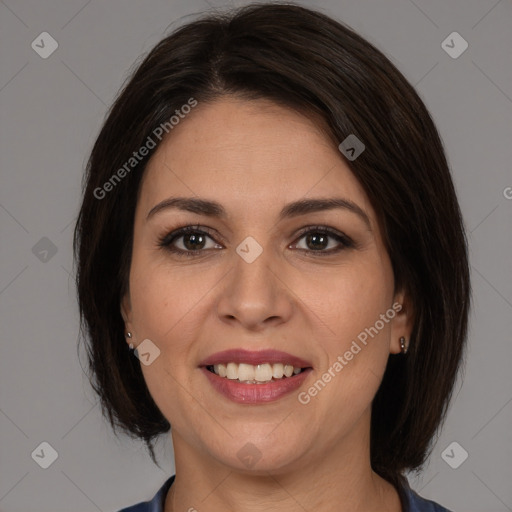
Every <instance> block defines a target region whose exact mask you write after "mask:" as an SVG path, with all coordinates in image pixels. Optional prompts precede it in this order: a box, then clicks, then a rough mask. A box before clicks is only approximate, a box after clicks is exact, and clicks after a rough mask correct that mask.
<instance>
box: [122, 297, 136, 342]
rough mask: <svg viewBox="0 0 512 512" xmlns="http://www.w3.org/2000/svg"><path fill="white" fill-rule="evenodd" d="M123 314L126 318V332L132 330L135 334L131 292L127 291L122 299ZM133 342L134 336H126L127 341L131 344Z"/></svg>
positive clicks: (124, 318)
mask: <svg viewBox="0 0 512 512" xmlns="http://www.w3.org/2000/svg"><path fill="white" fill-rule="evenodd" d="M121 316H122V317H123V320H124V325H125V330H126V332H131V333H132V335H133V329H132V325H131V319H132V305H131V301H130V293H129V292H126V293H125V295H124V296H123V298H122V299H121ZM132 342H133V337H132V338H131V339H130V338H126V343H128V344H130V343H132Z"/></svg>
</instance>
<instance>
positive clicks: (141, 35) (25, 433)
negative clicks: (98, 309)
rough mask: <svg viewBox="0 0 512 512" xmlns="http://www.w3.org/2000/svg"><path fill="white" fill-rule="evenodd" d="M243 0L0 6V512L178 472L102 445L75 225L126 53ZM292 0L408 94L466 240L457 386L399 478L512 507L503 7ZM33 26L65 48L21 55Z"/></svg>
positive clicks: (64, 506)
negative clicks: (42, 455) (467, 272)
mask: <svg viewBox="0 0 512 512" xmlns="http://www.w3.org/2000/svg"><path fill="white" fill-rule="evenodd" d="M242 3H243V2H240V1H237V2H236V3H234V4H229V3H223V2H214V1H209V2H204V1H199V0H195V1H190V0H187V1H183V0H180V1H178V0H173V1H163V0H151V1H146V2H137V1H135V0H130V1H123V2H121V0H114V1H109V2H100V1H99V0H89V1H87V0H68V1H64V0H51V1H44V2H42V1H37V0H4V1H0V58H1V78H0V115H1V119H2V123H1V128H0V129H1V137H0V140H1V142H0V158H1V166H0V168H1V188H0V226H1V242H2V243H1V252H0V255H1V275H0V308H1V327H2V329H1V356H0V433H1V438H0V443H1V445H0V450H1V451H0V461H1V463H0V511H1V512H18V511H25V512H26V511H35V510H37V511H38V512H50V511H51V512H60V511H62V512H64V511H65V512H69V511H70V510H73V511H91V512H93V511H96V510H100V511H105V512H107V511H114V510H118V509H119V508H121V507H122V506H127V505H130V504H133V503H135V502H138V501H141V500H142V499H147V498H149V497H151V496H153V494H154V492H155V491H156V490H157V489H158V488H159V487H160V485H161V483H162V482H163V481H164V480H165V479H166V478H167V477H168V476H169V475H171V474H172V473H173V470H174V466H173V461H172V445H171V442H170V439H168V438H166V437H164V438H163V439H162V441H160V442H159V444H158V446H157V448H158V449H159V451H160V457H159V460H160V461H161V465H162V467H163V468H164V471H161V470H160V469H159V468H158V467H156V466H154V465H153V464H152V462H151V461H150V459H149V457H148V456H147V455H146V452H145V450H144V446H143V444H142V442H137V441H132V440H130V439H129V438H126V437H120V438H119V439H117V438H115V437H114V435H113V434H112V432H111V431H110V429H109V427H108V425H107V424H106V422H105V421H103V419H102V418H101V415H100V408H99V406H98V404H97V402H96V397H95V396H94V394H93V392H92V390H91V388H90V387H89V384H88V382H87V380H86V378H85V376H84V375H83V372H82V369H81V366H80V361H79V358H78V356H77V348H76V347H77V334H78V315H77V307H76V300H75V296H74V294H75V289H74V284H73V278H72V275H73V262H72V251H71V240H72V229H73V223H74V220H75V217H76V214H77V211H78V204H79V200H80V181H81V176H82V172H83V168H84V164H85V159H86V157H87V155H88V152H89V151H90V149H91V145H92V143H93V141H94V138H95V136H96V135H97V133H98V130H99V128H100V126H101V123H102V120H103V116H104V114H105V112H106V108H107V107H108V106H109V105H110V104H111V102H112V100H113V98H114V96H115V94H116V92H117V90H118V89H119V87H120V86H121V83H122V81H123V80H124V78H125V77H126V76H127V74H128V72H129V70H130V69H133V64H134V62H135V60H136V59H137V58H138V57H139V56H140V55H141V54H144V53H146V52H147V51H148V50H149V49H150V48H151V47H152V46H153V45H154V44H155V43H157V42H158V41H159V40H160V39H161V38H162V37H163V36H164V35H165V34H166V33H168V32H169V30H172V29H174V28H175V27H177V26H179V25H181V24H183V23H184V22H187V21H189V20H191V19H193V15H194V14H195V13H199V12H201V11H204V10H206V9H210V8H217V7H221V6H226V5H236V6H239V5H242ZM303 4H304V5H306V6H311V7H316V8H319V9H321V10H323V11H324V12H325V13H326V14H330V15H332V16H334V17H336V18H338V19H340V20H342V21H344V22H346V23H347V24H349V25H350V26H352V27H353V28H354V29H355V30H356V31H358V32H359V33H360V34H361V35H363V36H364V37H366V38H367V39H368V40H369V41H370V42H372V43H373V44H375V45H376V46H377V47H379V48H380V49H381V50H383V51H384V52H385V53H386V55H388V57H389V58H390V59H391V60H392V62H394V63H395V65H397V67H398V68H399V69H400V70H401V71H402V72H403V73H404V74H405V75H406V77H407V78H408V79H409V80H410V81H411V83H412V84H414V85H415V86H416V88H417V90H418V92H419V94H420V95H421V96H422V98H423V99H424V101H425V102H426V104H427V106H428V108H429V109H430V111H431V113H432V115H433V117H434V120H435V122H436V123H437V126H438V128H439V130H440V133H441V136H442V137H443V140H444V142H445V145H446V149H447V153H448V157H449V161H450V164H451V167H452V169H453V173H454V179H455V182H456V187H457V190H458V194H459V198H460V202H461V206H462V210H463V213H464V216H465V221H466V224H467V228H468V232H469V241H470V249H471V263H472V275H473V287H474V309H473V311H472V316H471V332H470V340H469V342H470V346H469V352H468V358H467V365H466V371H465V379H464V385H463V386H461V383H462V381H460V382H459V384H458V386H457V387H456V389H455V392H454V401H453V405H452V407H451V409H450V412H449V416H448V419H447V422H446V424H445V427H444V429H443V431H442V434H441V435H440V437H439V440H438V442H437V444H436V445H435V447H434V449H433V452H432V455H431V457H430V460H429V464H428V466H427V467H426V469H425V471H424V472H423V473H422V475H421V476H413V475H411V476H410V482H411V485H412V486H413V487H414V488H415V489H417V490H418V491H419V492H420V493H421V494H422V495H424V496H426V497H430V498H433V499H435V500H436V501H439V502H440V503H442V504H443V505H445V506H446V507H448V508H451V509H453V510H454V511H455V512H457V511H481V512H483V511H485V512H492V511H495V512H498V511H507V510H512V489H511V486H510V475H511V473H512V462H511V460H512V429H511V428H510V427H511V426H512V421H511V420H512V377H511V371H510V361H511V354H512V344H511V343H510V332H511V330H512V324H511V321H510V318H511V317H512V280H511V272H510V261H511V253H512V250H511V249H512V236H511V231H512V230H511V228H510V219H511V213H512V200H511V198H512V189H511V188H508V187H512V173H511V165H510V162H511V161H512V144H511V142H512V139H511V135H512V66H511V48H512V23H511V21H512V4H511V2H510V1H506V0H501V1H497V0H469V1H468V0H456V1H455V0H454V1H448V2H445V1H441V0H435V1H428V2H427V1H426V0H414V1H413V0H388V1H382V0H364V1H361V0H359V1H357V0H347V1H340V2H335V1H319V2H311V1H310V2H303ZM44 31H47V32H49V33H50V34H51V36H52V37H53V38H55V40H56V41H57V42H58V45H59V46H58V49H57V50H56V51H55V52H54V53H53V54H52V55H51V56H49V57H48V58H47V59H43V58H41V57H40V56H39V54H38V53H36V52H35V51H34V50H33V49H32V47H31V43H32V41H34V40H36V38H37V37H38V36H39V34H41V33H42V32H44ZM453 31H457V32H458V33H460V34H461V36H462V37H463V38H464V39H465V40H466V41H467V42H468V44H469V47H468V49H467V50H466V51H465V52H464V53H463V54H462V55H460V56H459V57H458V58H455V59H454V58H452V57H450V56H449V55H448V54H447V53H446V52H445V50H444V49H443V48H442V46H441V43H442V42H443V41H444V40H445V39H446V38H447V36H448V35H449V34H451V33H452V32H453ZM38 40H39V41H40V39H38ZM36 42H37V41H36ZM449 44H451V45H455V47H456V49H457V48H459V46H457V45H458V44H459V43H455V42H454V43H453V44H452V43H449ZM46 48H48V46H47V45H46ZM43 237H46V238H47V239H49V240H50V241H51V244H50V243H49V242H48V240H46V239H44V240H43V241H40V240H41V239H42V238H43ZM36 244H39V245H36ZM34 246H36V248H35V249H33V248H34ZM53 246H54V247H53ZM52 249H53V252H55V250H56V253H55V254H53V252H52ZM44 250H49V252H48V253H44ZM81 359H82V363H83V365H85V358H84V357H83V355H82V358H81ZM43 441H46V442H48V443H50V445H51V446H53V448H54V449H55V450H56V451H57V452H58V458H57V460H56V461H55V462H54V463H53V464H52V465H51V466H50V467H49V468H48V469H42V468H41V467H40V466H39V465H38V464H36V462H35V461H34V460H33V458H32V457H31V454H32V452H33V451H34V450H35V449H36V448H37V447H38V446H39V445H40V443H41V442H43ZM453 441H456V442H457V443H459V444H460V446H461V447H463V449H465V450H466V451H467V452H468V454H469V457H468V458H467V460H465V461H464V463H463V464H461V465H460V467H458V468H457V469H453V468H452V467H450V466H449V465H448V464H447V463H446V462H445V460H443V457H442V456H441V454H442V453H443V451H444V450H445V449H446V448H447V447H448V445H450V443H452V442H453ZM449 453H450V455H451V459H452V460H457V458H460V456H461V453H462V452H461V449H460V448H458V447H457V448H456V449H455V450H454V451H453V452H450V451H449Z"/></svg>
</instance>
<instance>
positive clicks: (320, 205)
mask: <svg viewBox="0 0 512 512" xmlns="http://www.w3.org/2000/svg"><path fill="white" fill-rule="evenodd" d="M170 208H174V209H178V210H183V211H187V212H192V213H197V214H199V215H206V216H208V217H217V218H221V219H225V218H226V217H227V213H226V210H225V209H224V207H223V206H222V205H221V204H220V203H218V202H216V201H210V200H207V199H197V198H194V197H170V198H168V199H165V200H164V201H162V202H160V203H158V204H157V205H155V206H153V208H151V210H150V211H149V213H148V215H147V217H146V221H148V220H149V219H150V218H151V217H153V216H154V215H156V214H157V213H158V212H161V211H163V210H167V209H170ZM334 209H344V210H348V211H350V212H352V213H355V214H356V215H358V216H359V217H360V218H361V219H362V220H363V221H364V222H365V224H366V225H367V226H368V229H369V230H370V231H371V230H372V228H371V224H370V219H369V217H368V215H367V214H366V213H365V212H364V210H363V209H362V208H361V207H359V206H358V205H357V204H356V203H354V202H352V201H350V200H348V199H344V198H342V197H331V198H318V199H301V200H299V201H295V202H293V203H289V204H287V205H285V206H284V207H283V209H282V210H281V211H280V212H279V220H283V219H285V218H292V217H298V216H300V215H305V214H308V213H315V212H321V211H326V210H334Z"/></svg>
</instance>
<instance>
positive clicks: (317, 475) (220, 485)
mask: <svg viewBox="0 0 512 512" xmlns="http://www.w3.org/2000/svg"><path fill="white" fill-rule="evenodd" d="M173 444H174V452H175V463H176V478H175V481H174V483H173V485H172V486H171V489H170V491H169V493H168V495H167V499H166V502H165V512H177V511H179V510H180V511H181V510H186V511H191V512H193V511H194V510H196V511H198V510H208V511H209V512H217V511H219V512H220V511H223V512H224V511H226V510H233V511H235V510H236V511H237V512H259V511H263V510H264V511H268V512H277V511H279V512H288V511H290V512H291V511H294V512H295V511H297V510H301V509H302V510H315V511H318V512H331V511H336V512H349V511H350V512H363V511H364V512H373V511H375V512H377V511H379V512H384V511H389V512H401V511H402V508H401V505H400V499H399V496H398V493H397V491H396V489H395V488H394V487H393V486H392V485H391V484H390V483H389V482H387V481H385V480H384V479H383V478H381V477H380V476H379V475H377V474H376V473H375V472H374V471H373V470H372V469H371V465H370V454H369V432H365V431H361V429H359V431H356V432H354V433H353V434H352V435H349V436H346V437H345V438H344V439H343V440H341V441H340V442H339V443H337V445H336V446H335V447H334V448H333V447H332V446H329V449H327V450H322V451H318V450H315V447H312V449H311V450H309V451H307V450H306V452H307V453H305V452H304V455H303V456H302V457H301V458H300V459H297V460H296V461H295V462H294V463H293V465H292V466H293V467H286V468H280V469H278V470H272V471H263V472H259V473H258V474H253V473H247V472H242V471H239V470H237V469H234V468H232V467H229V466H227V465H225V464H223V463H221V462H219V461H218V460H217V459H213V458H210V459H205V455H204V453H199V452H198V451H197V450H196V449H194V447H193V446H191V445H190V444H188V443H186V441H185V440H184V439H183V438H182V437H181V436H180V435H179V434H178V433H176V432H173Z"/></svg>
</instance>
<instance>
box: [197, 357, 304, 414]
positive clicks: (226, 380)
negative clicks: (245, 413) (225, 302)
mask: <svg viewBox="0 0 512 512" xmlns="http://www.w3.org/2000/svg"><path fill="white" fill-rule="evenodd" d="M199 367H200V368H201V370H203V372H204V374H205V375H206V377H207V378H208V381H209V382H210V384H211V385H212V386H213V387H214V389H216V390H217V391H218V392H219V393H221V394H222V395H224V396H225V397H227V398H229V399H230V400H232V401H235V402H238V403H245V404H250V403H251V404H257V403H264V402H272V401H275V400H278V399H279V398H281V397H283V396H285V395H287V394H289V393H291V392H292V391H293V390H296V389H297V388H298V387H299V386H301V385H302V383H303V382H304V380H305V379H306V377H307V375H308V374H309V373H310V372H311V371H312V370H313V368H312V365H311V363H309V362H308V361H305V360H304V359H301V358H298V357H296V356H293V355H291V354H287V353H285V352H280V351H276V350H262V351H258V352H252V351H248V350H242V349H238V350H226V351H224V352H218V353H216V354H213V355H212V356H210V357H208V358H207V359H206V360H204V361H202V362H201V363H200V364H199Z"/></svg>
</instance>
